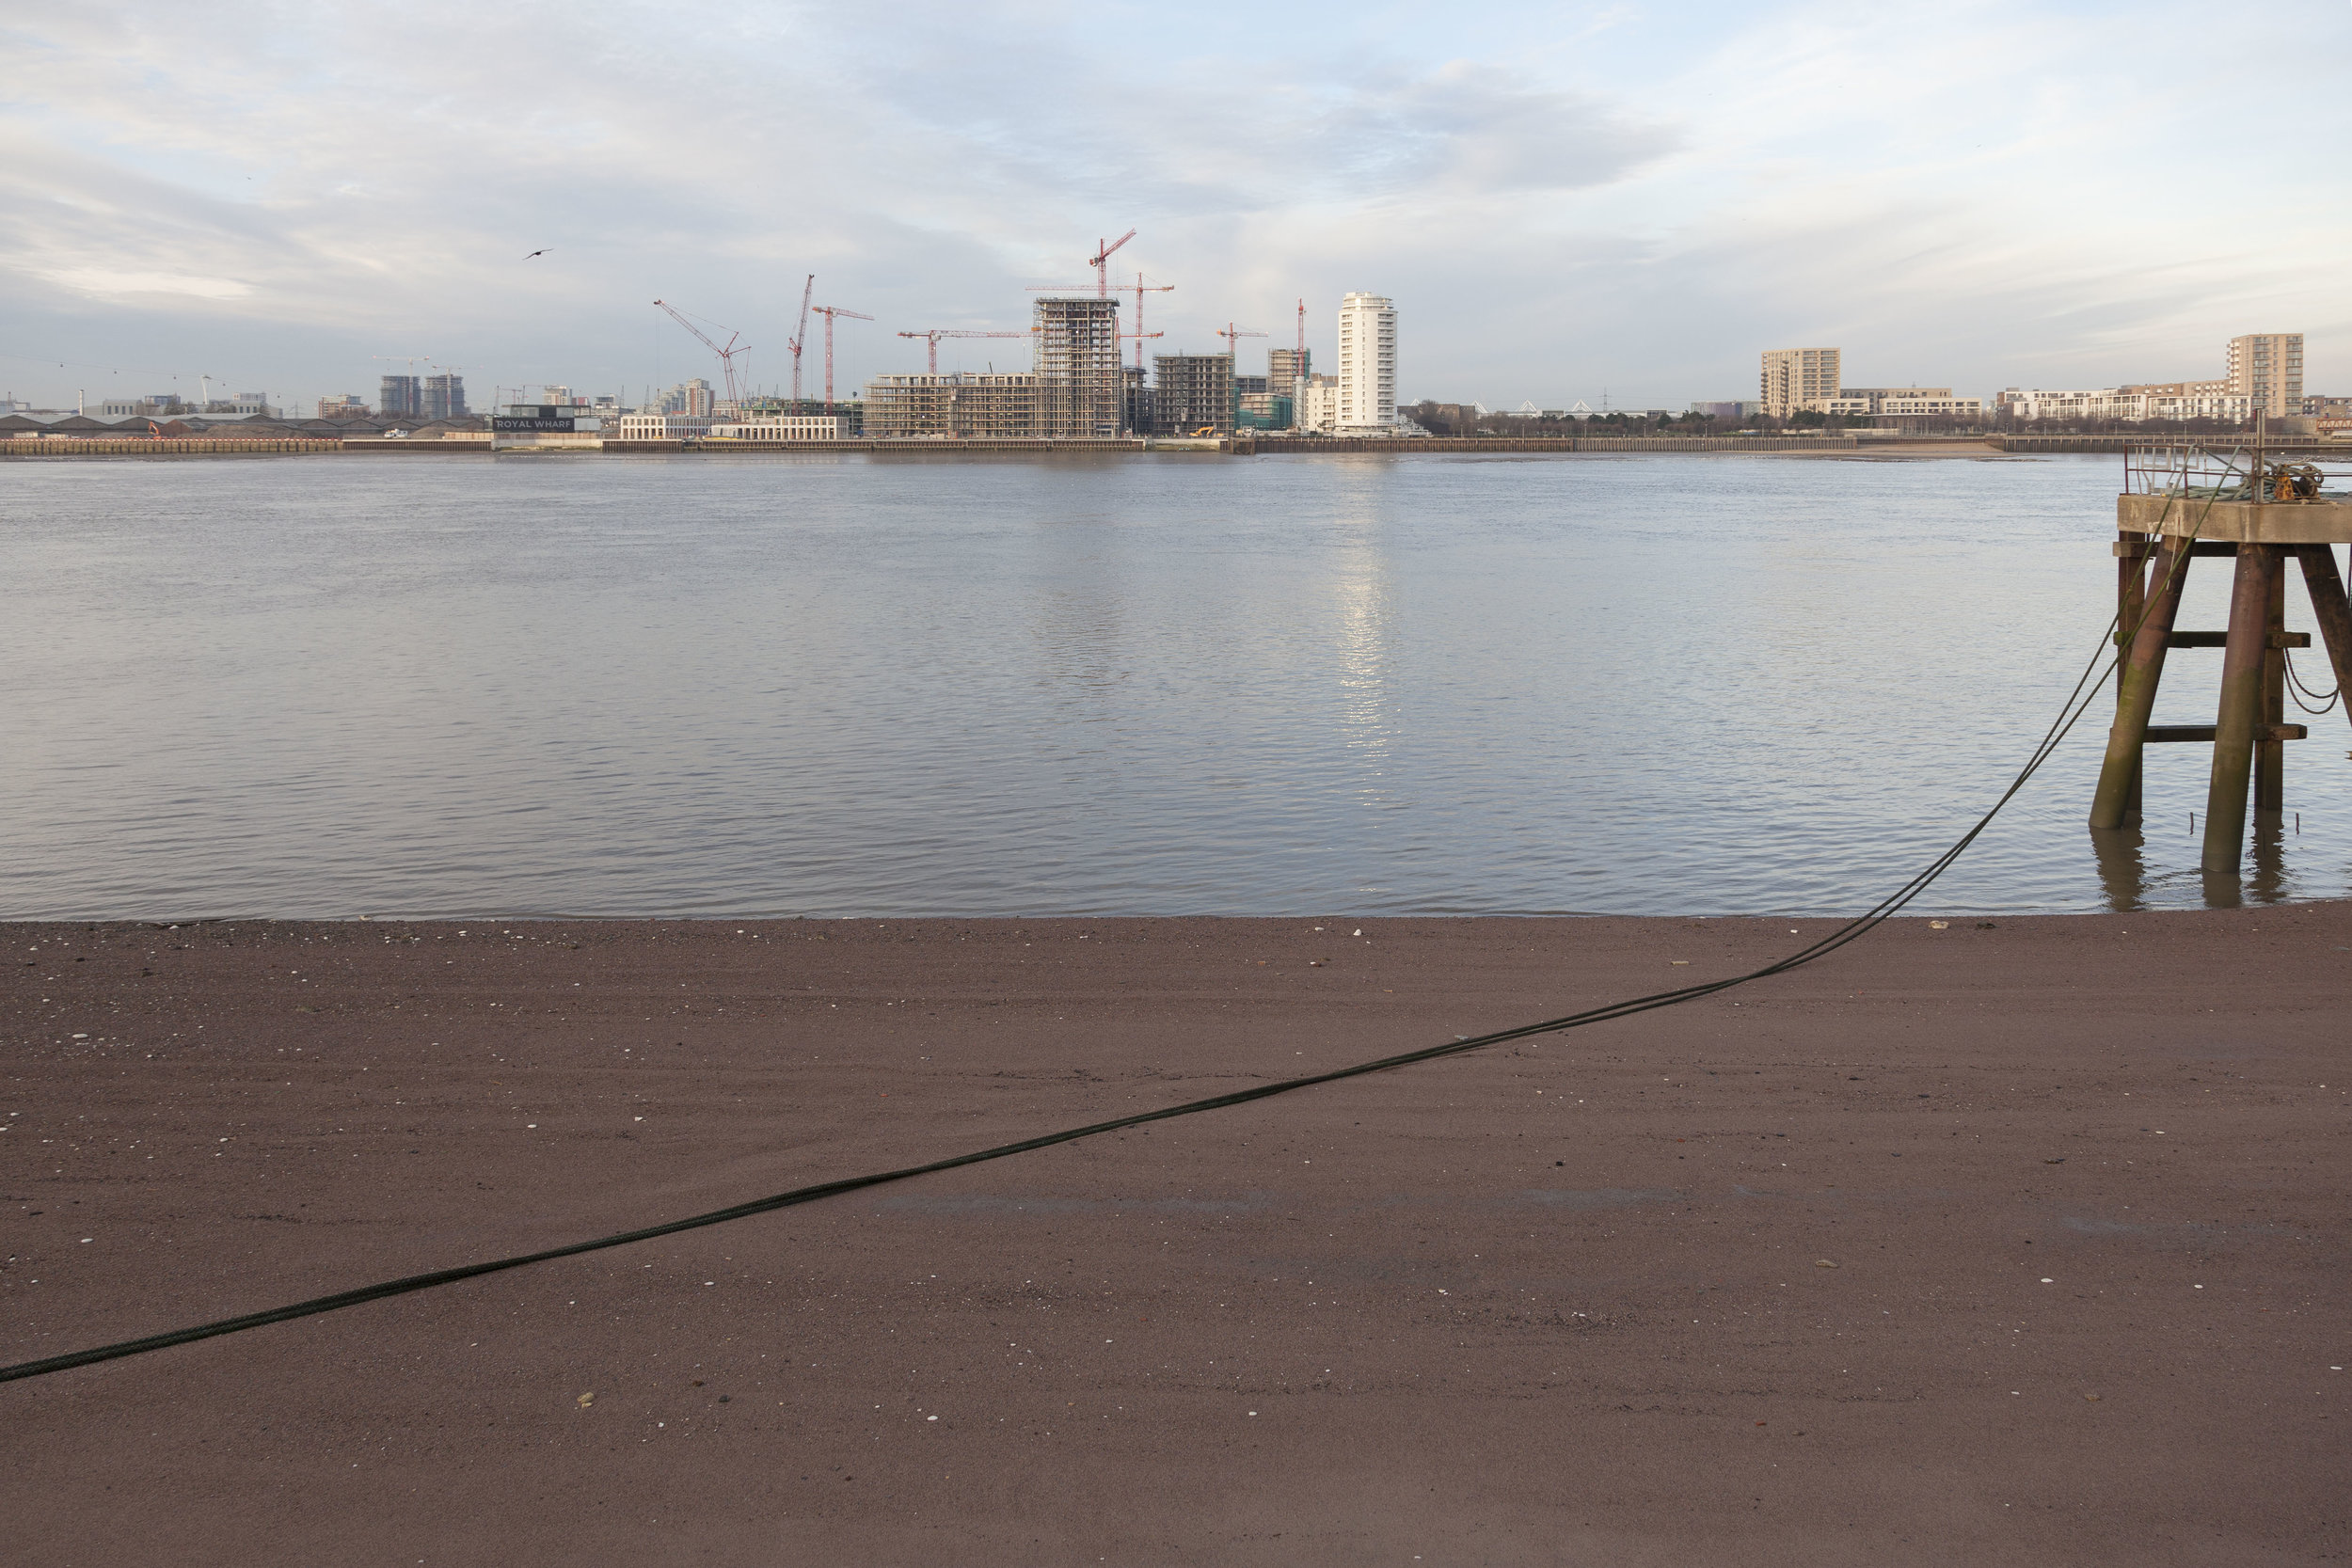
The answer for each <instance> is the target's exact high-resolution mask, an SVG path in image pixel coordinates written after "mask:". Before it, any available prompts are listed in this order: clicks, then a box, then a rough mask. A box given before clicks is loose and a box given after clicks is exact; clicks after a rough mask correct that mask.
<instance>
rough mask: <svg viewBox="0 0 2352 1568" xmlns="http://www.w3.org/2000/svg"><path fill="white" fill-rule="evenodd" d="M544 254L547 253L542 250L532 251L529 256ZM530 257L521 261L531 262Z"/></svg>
mask: <svg viewBox="0 0 2352 1568" xmlns="http://www.w3.org/2000/svg"><path fill="white" fill-rule="evenodd" d="M546 254H547V252H546V251H544V250H534V251H532V253H531V256H545V255H546ZM531 256H526V257H524V258H523V260H524V261H530V260H531Z"/></svg>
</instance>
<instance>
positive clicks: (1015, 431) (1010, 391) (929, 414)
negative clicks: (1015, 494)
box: [865, 371, 1043, 440]
mask: <svg viewBox="0 0 2352 1568" xmlns="http://www.w3.org/2000/svg"><path fill="white" fill-rule="evenodd" d="M1041 393H1042V388H1041V385H1040V377H1038V376H1036V375H1035V374H1032V373H1029V372H979V371H952V372H946V373H945V374H940V375H878V376H876V377H874V379H872V380H871V381H868V382H867V383H866V420H865V433H866V435H868V436H877V437H882V438H885V439H887V438H899V439H905V438H910V437H916V436H933V437H940V436H953V437H960V438H962V439H965V440H971V439H976V438H978V439H991V438H993V439H998V440H1003V439H1008V438H1013V437H1027V436H1037V435H1040V434H1041V428H1040V426H1041V420H1040V418H1039V407H1040V404H1041V402H1042V401H1043V399H1042V396H1041Z"/></svg>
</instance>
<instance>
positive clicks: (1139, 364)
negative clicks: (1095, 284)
mask: <svg viewBox="0 0 2352 1568" xmlns="http://www.w3.org/2000/svg"><path fill="white" fill-rule="evenodd" d="M1082 286H1083V285H1080V284H1076V283H1032V284H1030V285H1029V293H1033V294H1065V293H1075V292H1076V291H1077V290H1078V289H1079V288H1081V287H1082ZM1116 288H1117V292H1118V293H1122V294H1133V295H1135V296H1136V329H1135V330H1134V331H1133V332H1121V333H1120V337H1122V338H1133V339H1135V340H1136V369H1137V370H1141V369H1143V340H1144V339H1146V338H1165V337H1167V336H1168V334H1167V333H1165V332H1146V331H1145V330H1144V329H1143V296H1144V295H1145V294H1170V293H1175V292H1176V285H1175V284H1173V283H1147V282H1145V281H1144V279H1143V274H1141V273H1137V274H1136V280H1135V281H1134V282H1133V283H1120V284H1118V285H1116ZM1097 297H1098V298H1099V297H1101V296H1100V294H1099V293H1098V294H1097Z"/></svg>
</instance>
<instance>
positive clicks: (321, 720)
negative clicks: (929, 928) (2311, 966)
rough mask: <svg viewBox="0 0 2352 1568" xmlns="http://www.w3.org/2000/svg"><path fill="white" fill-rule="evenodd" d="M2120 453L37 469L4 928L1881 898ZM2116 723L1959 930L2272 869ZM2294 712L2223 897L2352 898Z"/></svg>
mask: <svg viewBox="0 0 2352 1568" xmlns="http://www.w3.org/2000/svg"><path fill="white" fill-rule="evenodd" d="M2120 466H2121V464H2120V459H2115V458H2055V459H2014V460H1993V461H1931V462H1899V461H1862V460H1855V461H1825V460H1817V459H1788V458H1767V457H1720V456H1657V457H1646V456H1627V457H1589V456H1588V457H1575V458H1551V457H1544V458H1514V457H1443V458H1435V457H1418V456H1415V457H1396V458H1384V457H1371V456H1359V457H1352V458H1322V457H1268V458H1257V459H1231V458H1216V457H1193V456H1155V457H1152V458H1134V457H1129V458H1112V459H1094V458H1068V457H1055V458H1040V459H1030V458H1005V459H998V460H987V459H980V460H955V461H948V460H936V461H933V460H914V459H894V458H883V459H876V458H871V457H866V456H860V455H845V456H818V455H813V454H812V455H810V456H807V457H782V458H778V457H740V458H719V459H671V460H661V459H648V460H642V461H640V460H629V459H595V458H579V459H564V458H554V459H548V458H539V459H530V458H525V459H514V460H499V461H495V462H493V461H490V460H485V459H480V458H455V459H422V458H409V459H399V458H390V457H385V458H376V457H350V458H318V459H300V458H288V459H278V460H245V461H217V462H199V461H178V462H173V461H152V462H79V463H55V464H52V463H38V464H36V463H24V462H19V463H12V464H7V465H0V566H4V567H5V580H6V582H7V584H8V601H7V604H8V608H7V610H6V614H5V616H4V617H0V656H5V668H6V671H7V680H8V692H9V701H8V720H7V726H6V740H5V742H0V791H5V800H6V810H5V813H4V814H0V912H4V913H7V914H9V915H17V916H28V915H41V916H91V917H98V916H143V917H150V918H155V917H168V916H195V915H213V914H230V913H235V914H278V915H349V914H357V913H362V912H366V913H374V914H428V913H528V912H571V913H581V914H612V915H618V914H661V915H686V914H709V913H726V914H802V913H806V914H847V913H860V914H884V913H890V914H912V913H965V914H988V913H1014V912H1018V913H1052V912H1066V913H1184V912H1196V911H1215V912H1227V913H1236V914H1242V913H1311V912H1340V913H1355V914H1391V913H1416V912H1417V913H1433V912H1461V913H1470V912H1500V911H1614V912H1665V911H1674V912H1695V913H1718V912H1734V911H1784V912H1821V913H1829V912H1838V911H1849V910H1852V909H1855V908H1858V907H1860V906H1863V905H1867V903H1869V902H1871V901H1872V900H1873V899H1874V898H1876V897H1877V896H1878V895H1880V894H1881V893H1883V892H1884V891H1885V890H1887V889H1889V888H1891V887H1892V886H1893V885H1895V884H1897V883H1899V881H1900V880H1901V879H1903V878H1904V877H1905V876H1907V875H1908V874H1909V872H1910V871H1911V870H1912V869H1914V868H1915V866H1916V865H1918V864H1919V863H1922V862H1924V861H1925V860H1926V859H1927V858H1928V857H1930V856H1931V855H1932V854H1933V853H1934V852H1935V851H1936V850H1938V849H1940V848H1941V847H1943V846H1944V845H1946V844H1947V843H1948V842H1949V841H1950V840H1951V838H1952V837H1953V836H1954V835H1955V834H1956V833H1957V832H1959V831H1960V830H1961V829H1962V828H1963V826H1964V825H1965V823H1966V822H1967V821H1968V820H1969V819H1971V818H1973V816H1975V815H1976V814H1977V813H1978V812H1979V811H1980V810H1981V809H1982V808H1983V807H1984V806H1985V805H1986V804H1987V803H1989V802H1990V801H1991V800H1992V799H1993V798H1994V795H1995V794H1996V793H1997V792H1998V790H1999V789H2000V787H2001V786H2002V784H2004V783H2005V782H2006V781H2007V779H2008V778H2009V776H2010V773H2011V772H2012V771H2013V770H2014V769H2015V768H2016V767H2017V766H2018V764H2019V763H2020V762H2021V761H2022V760H2023V759H2024V758H2025V756H2026V753H2027V752H2028V751H2029V750H2030V748H2031V746H2032V745H2033V743H2034V740H2035V739H2036V737H2037V736H2039V735H2040V733H2041V731H2042V727H2043V725H2044V724H2045V723H2046V722H2047V721H2048V720H2049V718H2050V716H2051V715H2052V714H2053V713H2054V712H2055V711H2056V709H2057V707H2058V703H2059V701H2060V699H2061V698H2062V696H2063V695H2064V693H2065V692H2066V690H2067V689H2068V688H2069V686H2070V685H2071V684H2072V683H2073V681H2074V677H2075V675H2076V673H2078V672H2079V671H2080V669H2081V668H2082V666H2083V663H2084V661H2085V660H2086V658H2088V657H2090V655H2091V654H2092V652H2093V651H2094V650H2095V649H2096V648H2097V647H2098V646H2099V640H2100V636H2101V631H2102V628H2103V626H2105V624H2106V618H2107V616H2108V614H2109V613H2110V612H2111V610H2112V608H2113V602H2114V571H2113V566H2112V562H2111V559H2110V556H2109V552H2108V549H2107V545H2108V542H2109V540H2111V539H2112V537H2113V517H2114V511H2113V501H2112V497H2113V494H2114V491H2115V488H2116V483H2117V480H2118V477H2119V469H2120ZM2227 577H2228V570H2227V566H2226V563H2223V562H2210V561H2208V562H2199V564H2198V570H2197V572H2196V573H2195V574H2194V575H2193V576H2192V578H2191V580H2190V584H2189V590H2188V600H2187V604H2186V607H2185V609H2184V610H2183V613H2182V617H2181V625H2182V626H2184V627H2185V628H2186V627H2215V628H2217V627H2219V626H2221V625H2222V623H2223V616H2224V610H2223V607H2224V605H2225V603H2226V596H2227ZM2288 617H2289V625H2290V626H2295V627H2297V628H2300V629H2309V628H2310V626H2311V624H2312V623H2311V618H2310V614H2309V611H2308V608H2307V606H2306V605H2305V604H2304V602H2303V600H2302V594H2301V589H2300V587H2299V585H2298V586H2296V587H2294V588H2293V589H2292V591H2291V592H2290V594H2289V610H2288ZM2219 666H2220V656H2219V654H2218V653H2217V652H2188V653H2182V654H2176V655H2175V656H2174V657H2173V659H2172V667H2171V670H2170V672H2169V675H2168V684H2167V687H2166V690H2165V695H2164V699H2163V701H2162V702H2161V703H2160V704H2159V711H2158V713H2157V719H2158V721H2162V722H2175V723H2181V722H2208V723H2209V722H2211V714H2212V711H2213V701H2214V689H2215V686H2216V680H2217V674H2218V671H2219ZM2299 667H2300V669H2301V670H2302V672H2303V673H2304V675H2305V676H2306V678H2307V679H2309V680H2310V681H2311V682H2312V685H2314V686H2316V687H2319V688H2321V689H2326V688H2327V687H2328V686H2329V685H2330V684H2332V683H2331V682H2330V681H2329V680H2328V678H2327V676H2326V670H2327V665H2326V660H2325V657H2324V656H2323V655H2320V654H2318V653H2316V652H2314V653H2313V654H2311V655H2307V656H2305V659H2304V661H2303V662H2302V663H2301V664H2300V666H2299ZM2106 717H2107V708H2106V705H2105V704H2104V703H2103V704H2102V705H2100V706H2099V707H2098V708H2096V709H2094V710H2093V712H2092V714H2091V715H2090V718H2089V719H2088V720H2086V721H2085V722H2084V724H2083V725H2082V726H2081V727H2080V728H2079V729H2078V730H2077V731H2076V733H2075V734H2074V737H2073V739H2072V740H2071V741H2070V742H2069V743H2068V744H2067V746H2066V747H2065V749H2064V750H2063V751H2061V752H2060V753H2059V754H2058V757H2057V758H2056V760H2055V761H2054V762H2053V763H2052V764H2051V765H2050V767H2049V768H2046V769H2045V770H2044V771H2043V773H2042V775H2041V777H2040V778H2039V780H2038V781H2037V782H2036V783H2035V784H2033V785H2032V786H2031V788H2030V789H2029V791H2028V793H2027V794H2026V795H2025V796H2024V797H2022V798H2021V799H2020V800H2018V801H2017V802H2016V803H2015V804H2014V805H2013V806H2011V807H2010V810H2009V811H2008V813H2006V814H2005V815H2004V816H2002V818H2001V819H2000V820H1999V821H1998V822H1997V823H1996V824H1995V826H1994V829H1993V830H1992V831H1991V832H1989V833H1988V834H1987V835H1986V836H1985V837H1984V839H1982V840H1981V841H1980V842H1979V845H1978V846H1977V847H1975V848H1974V849H1973V850H1972V851H1971V852H1970V853H1969V855H1968V856H1967V857H1966V858H1965V859H1963V861H1962V863H1960V865H1959V866H1958V867H1957V868H1956V869H1955V870H1954V871H1952V872H1951V873H1950V874H1949V875H1948V876H1947V878H1946V879H1945V880H1944V882H1943V883H1941V884H1939V886H1938V887H1937V889H1936V890H1935V891H1934V892H1933V893H1932V894H1931V895H1930V900H1929V901H1930V902H1931V903H1932V904H1933V905H1934V906H1935V907H1936V908H1937V909H1938V910H1942V911H2026V910H2086V909H2097V908H2106V907H2110V906H2124V907H2128V906H2132V905H2135V904H2138V903H2148V904H2158V905H2166V904H2169V905H2195V904H2200V903H2202V902H2205V901H2206V900H2207V899H2208V897H2212V898H2216V899H2219V900H2224V901H2226V900H2227V899H2228V898H2230V897H2232V896H2234V893H2233V889H2229V888H2208V887H2207V886H2206V885H2204V884H2203V883H2202V882H2201V880H2200V879H2199V878H2198V876H2197V874H2196V870H2195V867H2196V860H2197V842H2196V840H2195V839H2194V838H2193V837H2192V836H2191V835H2190V833H2189V830H2188V814H2189V813H2190V812H2191V811H2192V810H2197V811H2201V809H2202V806H2203V797H2204V784H2205V767H2206V752H2205V751H2204V749H2202V748H2199V747H2194V746H2171V747H2164V748H2157V749H2154V750H2152V752H2151V753H2150V755H2151V764H2150V780H2149V786H2148V821H2149V829H2148V832H2147V833H2146V835H2145V838H2144V841H2142V840H2140V839H2139V838H2137V836H2135V837H2134V838H2132V839H2127V840H2123V841H2121V842H2119V843H2117V844H2113V845H2108V846H2106V847H2104V848H2103V847H2101V846H2098V845H2094V843H2093V841H2092V838H2091V835H2090V833H2089V832H2087V831H2086V830H2085V829H2084V828H2083V827H2082V819H2083V816H2084V813H2085V811H2086V809H2087V807H2088V805H2089V801H2090V786H2091V781H2092V777H2093V775H2094V773H2095V771H2096V768H2097V761H2098V749H2099V747H2100V745H2101V743H2102V739H2103V732H2104V729H2105V726H2106ZM2289 717H2290V718H2297V717H2300V716H2299V715H2296V714H2292V713H2291V714H2290V715H2289ZM2310 722H2311V723H2312V726H2313V730H2312V734H2313V738H2312V740H2310V741H2306V742H2303V743H2300V744H2298V745H2293V746H2290V747H2289V748H2288V775H2287V791H2288V805H2289V806H2290V808H2292V809H2295V810H2297V811H2299V812H2300V814H2301V816H2300V823H2299V831H2297V827H2296V822H2295V821H2294V819H2293V818H2290V819H2289V822H2288V823H2287V825H2286V826H2285V827H2284V828H2283V829H2280V830H2276V831H2270V832H2263V833H2261V834H2259V835H2257V839H2256V841H2255V842H2253V843H2252V845H2251V847H2250V848H2249V865H2248V876H2247V879H2246V881H2245V887H2244V896H2247V897H2249V898H2278V897H2315V896H2335V895H2343V894H2344V892H2345V890H2346V886H2347V880H2348V876H2347V872H2348V869H2352V814H2347V812H2346V811H2345V810H2344V804H2345V803H2346V789H2347V785H2348V784H2352V777H2347V769H2352V763H2347V761H2346V756H2345V745H2346V738H2347V734H2352V729H2348V728H2347V726H2346V724H2345V721H2344V718H2343V716H2342V714H2341V712H2340V711H2339V712H2337V713H2333V714H2329V715H2328V716H2327V717H2325V718H2323V719H2316V720H2312V721H2310Z"/></svg>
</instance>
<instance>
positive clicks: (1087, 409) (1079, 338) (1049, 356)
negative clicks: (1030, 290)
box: [1030, 296, 1127, 436]
mask: <svg viewBox="0 0 2352 1568" xmlns="http://www.w3.org/2000/svg"><path fill="white" fill-rule="evenodd" d="M1030 341H1032V342H1034V343H1035V344H1036V345H1037V357H1036V360H1035V362H1034V364H1035V371H1036V376H1037V390H1038V408H1037V414H1038V429H1037V431H1036V434H1038V435H1040V436H1116V435H1118V434H1119V433H1120V430H1121V429H1123V428H1124V427H1125V424H1126V416H1127V378H1126V375H1125V373H1124V371H1123V368H1122V367H1121V366H1120V362H1119V301H1117V300H1115V299H1101V298H1086V297H1079V298H1055V297H1050V296H1049V297H1047V298H1043V299H1040V300H1039V301H1038V302H1037V303H1036V305H1035V306H1034V307H1033V308H1032V315H1031V319H1030Z"/></svg>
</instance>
